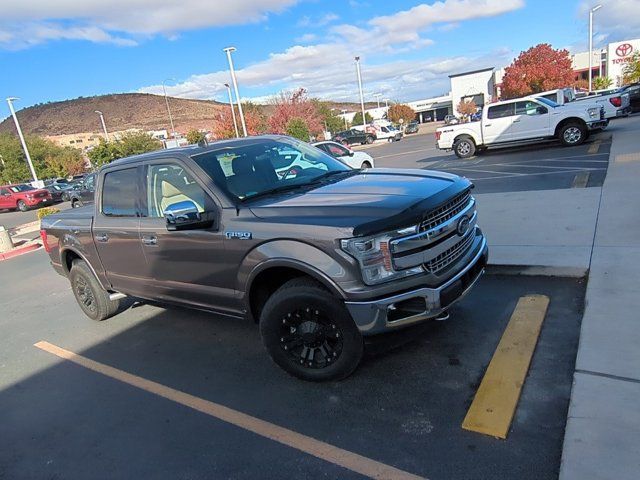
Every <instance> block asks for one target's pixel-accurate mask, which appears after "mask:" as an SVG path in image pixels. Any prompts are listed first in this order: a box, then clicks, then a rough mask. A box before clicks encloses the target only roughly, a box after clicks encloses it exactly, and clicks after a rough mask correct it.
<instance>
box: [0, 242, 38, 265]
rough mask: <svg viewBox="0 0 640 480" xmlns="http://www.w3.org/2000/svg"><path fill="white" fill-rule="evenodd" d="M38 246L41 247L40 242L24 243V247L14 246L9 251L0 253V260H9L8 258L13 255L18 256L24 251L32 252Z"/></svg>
mask: <svg viewBox="0 0 640 480" xmlns="http://www.w3.org/2000/svg"><path fill="white" fill-rule="evenodd" d="M40 247H42V245H41V244H39V243H32V244H31V245H26V246H24V247H18V248H14V249H13V250H11V251H10V252H6V253H0V262H1V261H3V260H9V259H10V258H13V257H18V256H20V255H23V254H25V253H29V252H33V251H35V250H38V249H39V248H40Z"/></svg>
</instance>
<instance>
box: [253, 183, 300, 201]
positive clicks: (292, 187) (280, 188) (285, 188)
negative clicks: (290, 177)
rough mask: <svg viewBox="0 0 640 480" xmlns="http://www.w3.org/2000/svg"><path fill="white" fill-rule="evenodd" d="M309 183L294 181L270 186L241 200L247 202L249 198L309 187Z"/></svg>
mask: <svg viewBox="0 0 640 480" xmlns="http://www.w3.org/2000/svg"><path fill="white" fill-rule="evenodd" d="M308 186H309V184H308V183H294V184H292V185H280V186H278V187H274V188H270V189H268V190H264V191H262V192H258V193H255V194H253V195H249V196H248V197H244V198H243V199H242V200H241V202H243V203H244V202H246V201H248V200H253V199H256V198H262V197H268V196H270V195H275V194H278V193H283V192H288V191H290V190H298V189H299V188H303V187H308Z"/></svg>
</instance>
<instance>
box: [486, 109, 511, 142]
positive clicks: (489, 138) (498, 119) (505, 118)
mask: <svg viewBox="0 0 640 480" xmlns="http://www.w3.org/2000/svg"><path fill="white" fill-rule="evenodd" d="M514 116H515V102H509V103H501V104H499V105H491V106H490V107H488V108H487V111H486V116H485V118H483V119H482V122H481V123H482V137H483V141H484V144H485V145H489V144H492V143H500V142H509V141H511V140H512V139H513V136H514V135H513V120H514Z"/></svg>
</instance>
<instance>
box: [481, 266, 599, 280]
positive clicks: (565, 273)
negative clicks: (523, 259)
mask: <svg viewBox="0 0 640 480" xmlns="http://www.w3.org/2000/svg"><path fill="white" fill-rule="evenodd" d="M486 272H487V274H489V275H523V276H538V277H568V278H586V277H587V275H588V274H589V270H588V269H585V268H580V267H555V266H543V265H491V264H489V265H487V267H486Z"/></svg>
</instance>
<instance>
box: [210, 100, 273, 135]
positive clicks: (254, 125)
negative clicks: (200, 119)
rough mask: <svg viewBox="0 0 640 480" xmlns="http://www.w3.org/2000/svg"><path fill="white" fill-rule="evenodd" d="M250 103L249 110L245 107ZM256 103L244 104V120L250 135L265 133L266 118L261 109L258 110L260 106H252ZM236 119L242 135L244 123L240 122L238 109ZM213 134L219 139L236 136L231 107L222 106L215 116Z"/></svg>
mask: <svg viewBox="0 0 640 480" xmlns="http://www.w3.org/2000/svg"><path fill="white" fill-rule="evenodd" d="M247 105H249V108H248V109H247V110H244V109H245V107H246V106H247ZM252 105H254V104H248V103H247V104H245V103H243V104H242V108H243V110H244V121H245V124H246V125H247V133H248V134H249V135H259V134H261V133H264V132H265V130H264V128H265V123H266V121H265V119H264V115H263V114H262V112H261V111H258V110H257V109H259V106H252ZM235 113H236V121H237V122H238V132H239V133H240V135H242V125H241V124H240V116H239V114H238V111H237V109H236V112H235ZM212 131H213V135H214V137H215V138H217V139H218V140H222V139H225V138H234V137H235V136H236V130H235V128H234V126H233V117H232V116H231V107H223V108H221V109H220V110H219V111H218V112H217V113H216V115H215V117H214V122H213V129H212Z"/></svg>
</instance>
